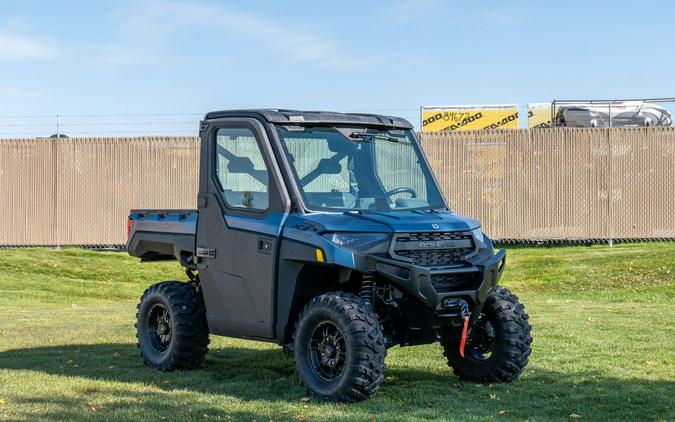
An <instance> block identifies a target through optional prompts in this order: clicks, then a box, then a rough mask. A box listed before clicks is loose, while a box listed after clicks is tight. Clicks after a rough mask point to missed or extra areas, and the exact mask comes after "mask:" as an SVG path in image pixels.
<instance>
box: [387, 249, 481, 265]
mask: <svg viewBox="0 0 675 422" xmlns="http://www.w3.org/2000/svg"><path fill="white" fill-rule="evenodd" d="M472 250H473V249H468V250H465V249H460V250H457V249H433V250H416V251H415V250H412V251H411V250H408V251H397V252H396V255H399V256H403V257H405V258H410V259H412V260H413V262H414V263H415V264H416V265H421V266H423V267H437V266H441V265H456V264H459V263H461V262H462V260H463V258H464V257H465V256H466V255H468V254H469V253H470V252H471V251H472Z"/></svg>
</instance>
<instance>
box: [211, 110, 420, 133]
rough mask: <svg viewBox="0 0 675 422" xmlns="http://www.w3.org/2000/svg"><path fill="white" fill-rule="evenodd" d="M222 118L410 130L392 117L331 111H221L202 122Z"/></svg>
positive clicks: (406, 124) (213, 112)
mask: <svg viewBox="0 0 675 422" xmlns="http://www.w3.org/2000/svg"><path fill="white" fill-rule="evenodd" d="M222 117H260V118H262V119H264V120H267V121H268V122H270V123H290V124H297V125H302V124H314V123H347V124H358V125H372V126H386V127H392V128H401V129H412V127H413V126H412V125H411V124H410V122H408V121H407V120H406V119H402V118H400V117H393V116H383V115H380V114H368V113H337V112H333V111H301V110H283V109H249V110H222V111H212V112H210V113H206V116H204V120H210V119H218V118H222Z"/></svg>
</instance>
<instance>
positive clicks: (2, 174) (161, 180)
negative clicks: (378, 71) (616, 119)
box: [0, 128, 675, 246]
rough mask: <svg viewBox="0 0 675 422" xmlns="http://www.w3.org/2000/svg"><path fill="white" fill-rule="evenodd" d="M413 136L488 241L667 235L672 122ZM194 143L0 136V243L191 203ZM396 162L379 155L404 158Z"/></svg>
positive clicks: (673, 220) (116, 230) (79, 241)
mask: <svg viewBox="0 0 675 422" xmlns="http://www.w3.org/2000/svg"><path fill="white" fill-rule="evenodd" d="M421 138H422V145H423V148H424V150H425V152H426V154H427V157H428V158H429V161H430V162H431V164H432V166H433V168H434V171H435V173H436V176H437V178H438V180H439V182H440V184H441V186H442V189H443V192H444V194H445V196H446V198H447V199H448V202H449V203H450V206H451V207H452V209H453V210H454V211H456V212H457V213H459V214H463V215H468V216H471V217H473V218H476V219H478V220H479V221H481V223H482V224H483V228H484V230H485V231H486V232H487V233H489V234H490V235H492V236H493V237H495V238H496V239H515V240H558V239H610V238H611V239H624V238H675V129H674V128H639V129H637V128H636V129H619V128H613V129H531V130H528V129H520V130H503V131H474V132H436V133H424V134H422V135H421ZM198 144H199V140H198V138H196V137H137V138H71V139H59V140H53V139H37V140H26V139H23V140H18V139H8V140H0V245H5V246H7V245H120V244H124V242H125V241H126V218H127V215H128V212H129V209H131V208H194V207H195V201H196V195H197V188H198V186H197V185H198V175H199V153H198ZM392 148H393V149H395V148H394V147H392ZM401 148H403V147H401ZM310 150H311V149H308V153H311V151H310ZM317 154H318V153H317ZM394 157H396V155H395V154H394ZM317 158H318V155H317ZM399 161H400V160H399ZM399 161H396V160H395V159H394V161H393V162H391V163H388V164H389V165H391V166H393V168H400V169H402V168H403V167H404V166H406V165H410V164H411V162H410V160H409V159H407V160H403V161H401V162H399ZM394 174H395V173H394ZM395 177H400V176H396V175H395ZM399 182H400V184H401V185H406V184H411V185H412V184H415V183H416V182H417V181H415V180H409V181H408V180H400V181H399ZM385 183H386V184H387V185H389V184H392V183H396V181H395V180H392V181H385ZM406 186H407V185H406ZM413 187H417V186H416V185H415V186H413Z"/></svg>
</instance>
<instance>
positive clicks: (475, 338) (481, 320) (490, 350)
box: [467, 314, 497, 361]
mask: <svg viewBox="0 0 675 422" xmlns="http://www.w3.org/2000/svg"><path fill="white" fill-rule="evenodd" d="M496 351H497V333H496V331H495V328H494V325H493V324H492V322H491V321H490V319H489V318H488V317H487V316H486V315H485V314H480V315H478V319H477V320H476V325H475V326H474V328H473V334H472V335H471V342H470V343H469V344H468V347H467V354H468V355H469V356H470V357H471V358H472V359H474V360H477V361H487V360H490V358H491V357H492V356H494V354H495V352H496Z"/></svg>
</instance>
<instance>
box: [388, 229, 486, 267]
mask: <svg viewBox="0 0 675 422" xmlns="http://www.w3.org/2000/svg"><path fill="white" fill-rule="evenodd" d="M431 242H436V243H437V244H436V245H434V244H432V243H431ZM473 251H474V246H473V237H472V236H471V234H470V233H461V232H431V233H409V234H406V235H402V236H399V237H398V238H397V239H396V245H395V247H394V253H396V255H398V256H400V257H405V258H409V259H411V260H412V261H413V262H414V263H415V264H416V265H421V266H424V267H437V266H445V265H458V264H461V263H462V261H463V260H464V259H465V257H466V256H467V255H468V254H470V253H472V252H473Z"/></svg>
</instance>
